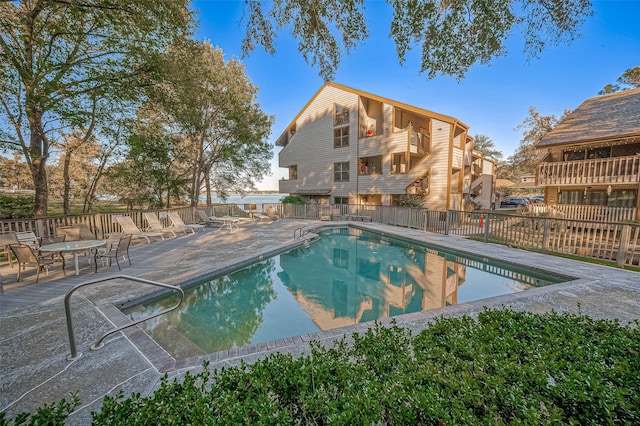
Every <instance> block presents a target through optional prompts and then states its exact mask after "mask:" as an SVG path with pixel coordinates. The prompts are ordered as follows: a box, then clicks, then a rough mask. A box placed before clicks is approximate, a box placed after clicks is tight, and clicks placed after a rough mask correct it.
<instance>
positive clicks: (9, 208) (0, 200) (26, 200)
mask: <svg viewBox="0 0 640 426" xmlns="http://www.w3.org/2000/svg"><path fill="white" fill-rule="evenodd" d="M34 206H35V197H33V196H27V197H23V196H18V195H16V196H12V195H11V196H10V195H2V194H0V219H21V218H24V217H33V216H34V215H35V210H34Z"/></svg>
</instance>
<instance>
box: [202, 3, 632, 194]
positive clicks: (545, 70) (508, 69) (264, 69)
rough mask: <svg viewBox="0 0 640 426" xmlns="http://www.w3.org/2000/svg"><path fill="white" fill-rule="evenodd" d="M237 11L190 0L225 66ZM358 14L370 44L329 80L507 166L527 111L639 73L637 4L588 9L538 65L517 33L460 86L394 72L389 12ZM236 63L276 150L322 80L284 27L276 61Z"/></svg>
mask: <svg viewBox="0 0 640 426" xmlns="http://www.w3.org/2000/svg"><path fill="white" fill-rule="evenodd" d="M243 6H244V2H243V1H241V0H226V1H225V0H195V1H194V2H193V8H194V9H197V10H199V14H198V20H199V21H200V28H199V30H198V31H197V33H196V38H198V39H200V40H209V41H210V42H211V43H212V44H213V45H214V46H219V47H221V48H222V50H223V51H224V53H225V56H226V57H227V58H231V57H235V58H237V59H240V58H241V57H242V51H241V49H240V44H241V40H242V38H243V36H244V25H243V15H244V8H243ZM365 7H366V16H367V25H368V26H369V33H370V36H369V38H368V39H367V40H365V42H364V44H362V45H361V46H359V47H357V48H356V49H354V50H353V51H351V52H350V53H349V54H348V55H347V56H345V57H344V58H343V60H342V62H341V65H340V68H339V69H338V71H337V73H336V75H335V77H334V79H333V81H335V82H337V83H340V84H343V85H346V86H350V87H353V88H354V89H359V90H362V91H365V92H369V93H373V94H376V95H379V96H383V97H386V98H389V99H393V100H396V101H400V102H404V103H408V104H411V105H415V106H417V107H420V108H425V109H428V110H431V111H435V112H438V113H441V114H446V115H449V116H453V117H456V118H458V119H460V120H462V121H463V122H465V123H466V124H468V125H469V127H470V130H469V132H470V134H471V135H476V134H484V135H487V136H489V137H490V138H491V139H492V140H493V141H494V143H495V145H496V147H497V148H498V149H499V150H501V151H502V152H503V154H504V158H506V157H508V156H509V155H511V154H513V153H514V151H515V149H516V147H517V146H518V144H519V142H520V139H521V136H522V132H521V131H519V130H516V127H517V126H518V125H519V124H520V123H522V121H523V120H524V119H525V118H526V117H527V115H528V111H529V108H530V107H535V108H536V109H537V110H538V111H539V112H540V113H541V114H544V115H550V114H554V115H556V116H560V115H562V113H563V111H564V110H565V109H566V108H569V109H575V108H576V107H577V106H578V105H580V104H581V103H582V102H583V101H584V100H585V99H587V98H590V97H593V96H596V95H597V93H598V91H600V90H601V89H602V88H603V87H604V85H605V84H607V83H615V81H616V79H617V78H618V77H619V76H620V75H621V74H622V73H623V72H624V71H625V70H627V69H629V68H633V67H635V66H640V21H639V18H640V0H611V1H610V0H596V1H593V11H594V14H593V16H592V17H591V18H589V19H588V20H587V22H586V23H585V25H584V26H583V27H582V28H581V37H580V38H578V39H577V40H575V41H574V42H573V43H571V44H569V45H560V46H550V47H548V48H547V49H546V50H545V51H543V52H542V53H541V54H540V55H539V57H538V58H533V59H530V60H529V59H528V58H527V56H526V55H525V54H524V53H523V52H522V51H523V44H522V43H521V42H520V40H519V38H518V35H517V34H515V35H514V37H512V38H511V39H509V40H508V42H507V48H508V50H509V51H508V54H507V55H506V56H504V57H501V58H497V59H495V60H493V61H492V62H491V63H489V64H487V65H476V66H474V67H472V68H471V70H470V71H469V72H468V73H467V75H466V77H465V78H464V79H462V80H460V81H457V80H456V79H455V78H453V77H443V76H439V77H436V78H434V79H432V80H429V79H428V78H427V76H426V75H424V74H419V69H420V63H419V53H420V52H419V50H414V51H412V52H410V53H409V55H408V56H407V61H406V62H405V63H404V65H403V66H400V65H399V64H398V60H397V56H396V53H395V46H394V44H393V42H392V41H391V40H390V39H389V38H388V34H389V24H390V21H391V9H390V7H389V6H388V5H387V4H386V2H385V1H382V0H374V1H369V0H367V1H365ZM242 61H243V62H244V64H245V66H246V72H247V75H248V76H249V77H250V79H251V81H252V82H253V83H254V84H255V85H256V86H258V87H259V88H260V93H259V95H258V102H259V103H260V105H261V107H262V109H263V110H264V111H265V112H266V113H268V114H271V115H274V116H275V123H274V126H273V128H272V135H271V138H270V140H271V142H272V143H274V142H275V140H276V138H277V137H278V136H279V135H280V134H281V133H282V131H283V130H284V128H285V126H286V125H287V124H289V122H291V120H292V119H293V118H294V117H295V115H296V114H297V113H298V112H299V111H300V109H301V108H302V107H303V106H304V105H305V104H306V103H307V101H308V100H309V99H310V98H311V97H312V96H313V95H314V94H315V93H316V91H317V90H318V89H319V88H320V87H321V86H322V84H323V80H322V78H320V76H319V75H318V70H317V69H315V68H312V67H311V66H310V65H308V64H307V63H306V62H305V61H304V59H303V58H302V55H300V53H299V52H298V50H297V42H296V41H295V40H294V39H293V38H292V37H291V36H290V35H289V30H288V29H285V30H284V31H283V32H281V33H280V35H279V37H278V39H277V40H276V54H275V55H268V54H266V53H265V52H264V50H263V49H262V47H258V48H257V49H256V50H255V51H254V52H252V53H251V54H250V56H249V57H247V58H244V59H243V60H242ZM639 113H640V112H639ZM278 151H279V148H276V149H275V156H274V159H273V161H272V175H271V176H269V177H267V178H266V179H265V180H264V181H263V182H261V183H260V184H259V185H258V188H259V189H263V190H274V189H277V188H278V184H277V180H278V179H280V177H281V176H285V173H286V170H285V169H280V168H278V165H277V163H278V161H277V157H278Z"/></svg>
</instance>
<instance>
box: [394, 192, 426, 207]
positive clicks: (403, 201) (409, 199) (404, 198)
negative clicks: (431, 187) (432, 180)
mask: <svg viewBox="0 0 640 426" xmlns="http://www.w3.org/2000/svg"><path fill="white" fill-rule="evenodd" d="M398 205H399V206H400V207H424V200H423V199H422V197H421V196H419V195H414V194H410V195H401V196H400V197H399V198H398Z"/></svg>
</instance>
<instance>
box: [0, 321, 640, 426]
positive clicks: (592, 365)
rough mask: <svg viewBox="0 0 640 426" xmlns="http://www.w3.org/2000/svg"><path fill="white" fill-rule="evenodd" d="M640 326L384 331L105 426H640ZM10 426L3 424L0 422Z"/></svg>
mask: <svg viewBox="0 0 640 426" xmlns="http://www.w3.org/2000/svg"><path fill="white" fill-rule="evenodd" d="M637 326H638V323H637V322H636V323H635V324H634V325H633V326H623V325H620V324H619V323H618V322H617V321H609V320H593V319H590V318H588V317H585V316H582V315H571V314H562V315H561V314H557V313H551V314H543V315H540V314H533V313H518V312H514V311H511V310H486V311H484V312H482V313H481V314H479V316H478V318H471V317H467V316H464V317H460V318H440V319H437V320H435V322H434V323H432V324H431V325H430V326H429V327H428V328H427V329H426V330H424V331H422V332H421V333H419V334H417V335H412V334H411V333H410V332H409V331H408V330H406V329H403V328H400V327H397V326H396V325H393V326H392V327H389V328H384V327H382V326H380V325H376V326H375V327H374V328H373V329H372V330H370V331H368V332H366V333H364V334H361V335H354V339H353V342H351V343H346V342H345V341H344V340H343V341H341V342H339V343H336V344H335V345H334V346H332V347H330V348H324V347H322V346H320V345H319V344H313V349H312V353H311V355H309V356H305V357H300V358H293V357H292V356H291V355H284V354H274V355H270V356H268V357H267V358H265V359H264V360H262V361H259V362H257V363H255V364H251V365H249V364H244V363H243V364H242V365H241V366H239V367H234V368H226V369H222V370H219V371H213V372H210V371H209V370H208V368H207V365H206V364H205V369H204V371H203V372H202V373H200V374H197V375H187V376H186V377H185V378H184V380H183V381H181V382H177V381H172V382H170V381H169V380H168V379H167V377H166V376H165V377H164V379H163V380H162V382H161V386H160V388H159V389H158V390H157V391H156V392H155V393H154V394H153V395H151V396H148V397H142V396H140V395H139V394H136V395H132V396H130V397H129V398H124V395H122V394H120V395H118V396H117V397H116V398H110V397H107V398H105V400H104V403H103V407H102V411H101V412H99V413H94V414H93V419H94V424H96V425H117V424H126V425H148V424H180V425H186V424H227V425H235V424H285V425H286V424H338V425H352V424H391V425H409V424H411V425H413V424H423V425H461V424H464V425H500V424H529V425H540V424H568V425H578V424H579V425H607V424H628V425H632V424H633V425H636V424H640V410H639V409H640V374H639V372H640V333H639V330H638V328H637ZM0 423H1V422H0Z"/></svg>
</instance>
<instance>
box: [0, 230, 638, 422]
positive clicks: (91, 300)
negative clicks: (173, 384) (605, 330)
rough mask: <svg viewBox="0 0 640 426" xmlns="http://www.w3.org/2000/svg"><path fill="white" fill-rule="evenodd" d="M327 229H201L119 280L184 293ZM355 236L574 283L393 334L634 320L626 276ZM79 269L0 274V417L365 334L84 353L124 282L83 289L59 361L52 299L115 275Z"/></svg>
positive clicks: (579, 265)
mask: <svg viewBox="0 0 640 426" xmlns="http://www.w3.org/2000/svg"><path fill="white" fill-rule="evenodd" d="M327 224H328V223H327V222H320V221H299V220H280V221H276V222H251V223H244V224H242V225H241V229H240V230H239V231H237V232H234V233H228V232H225V231H223V232H217V231H215V230H213V229H207V230H206V232H199V233H197V234H193V235H185V236H179V237H175V238H171V239H168V240H165V241H157V242H152V243H151V244H146V243H137V244H135V245H133V246H132V247H131V250H130V253H131V260H132V264H133V265H132V266H129V265H128V263H125V264H124V265H123V267H122V272H121V273H122V274H126V275H130V276H135V277H141V278H145V279H150V280H156V281H160V282H164V283H168V284H183V283H189V282H194V281H196V280H198V279H199V278H201V277H203V276H206V275H209V274H211V273H213V272H216V271H221V270H223V271H224V270H231V269H235V267H237V266H238V265H239V264H246V263H248V262H251V261H253V260H255V259H256V258H257V257H258V256H260V255H265V256H267V255H269V254H270V253H274V252H277V251H279V250H282V249H283V248H286V247H288V246H291V245H292V244H299V243H300V241H294V240H293V238H292V237H293V233H294V230H295V229H297V228H299V227H301V226H307V227H313V226H326V225H327ZM333 224H334V225H335V223H333ZM358 226H359V227H362V228H368V229H374V230H378V231H381V232H384V233H385V234H390V235H398V236H402V237H404V238H411V239H415V240H418V241H423V242H427V243H431V244H436V245H440V246H444V247H451V248H455V249H456V250H460V251H464V252H468V253H472V254H475V255H477V254H482V255H483V256H485V257H487V258H493V259H497V260H501V261H505V262H513V263H518V264H521V265H525V266H529V267H534V268H538V269H543V270H547V271H550V272H556V273H560V274H564V275H570V276H572V277H575V279H574V280H572V281H570V282H567V283H562V284H557V285H554V286H549V287H541V288H537V289H533V290H528V291H525V292H521V293H516V294H513V295H507V296H499V297H494V298H491V299H484V300H481V301H477V302H472V303H466V304H460V305H456V306H449V307H446V308H441V309H435V310H432V311H425V312H420V313H414V314H407V315H404V316H401V317H396V318H395V320H396V321H397V323H398V324H400V325H403V326H405V327H408V328H411V329H412V330H415V331H418V330H421V329H423V328H425V327H426V326H427V325H428V323H429V322H430V321H431V320H432V319H433V318H434V317H436V316H440V315H462V314H470V315H473V314H476V313H477V312H479V311H481V310H482V309H483V307H485V306H487V307H501V306H510V307H512V308H513V309H516V310H528V311H533V312H548V311H550V310H552V309H553V310H555V311H559V312H565V311H568V312H578V311H580V312H582V313H583V314H587V315H589V316H592V317H594V318H611V319H613V318H616V319H619V320H620V321H622V322H623V323H627V322H629V321H633V320H637V319H640V274H638V273H635V272H628V271H623V270H619V269H615V268H609V267H602V266H597V265H591V264H587V263H583V262H578V261H572V260H567V259H562V258H558V257H552V256H546V255H542V254H537V253H529V252H526V251H522V250H516V249H511V248H508V247H504V246H498V245H494V244H484V243H480V242H477V241H471V240H467V239H463V238H459V237H447V236H443V235H436V234H430V233H424V232H421V231H417V230H410V229H406V228H398V227H391V226H387V225H382V224H377V223H373V224H368V223H367V224H362V223H358ZM81 268H82V270H81V273H80V275H79V276H75V275H73V272H72V270H73V268H72V267H69V266H68V267H67V269H68V275H67V276H66V277H63V275H62V273H61V272H60V269H59V267H58V266H55V267H54V268H53V269H52V270H51V272H50V273H49V275H48V276H46V277H41V280H40V283H39V284H35V283H34V282H35V271H34V270H33V268H31V269H29V270H27V271H26V273H24V274H23V281H21V282H20V283H17V282H16V281H15V272H16V270H15V269H13V270H11V269H10V268H9V267H8V266H2V267H0V274H1V276H2V281H3V283H2V292H1V293H0V359H1V360H2V362H0V411H4V412H5V413H6V414H7V416H8V417H13V416H15V415H16V414H17V413H19V412H22V411H34V410H35V408H36V407H38V406H41V405H42V404H43V403H45V402H57V401H59V400H60V399H61V398H63V397H66V396H67V395H68V394H69V393H70V392H78V394H79V396H80V398H81V401H82V405H81V408H79V409H78V410H77V411H76V412H75V413H74V414H73V415H72V416H71V418H70V419H69V421H68V424H78V425H85V424H89V423H90V422H91V412H92V411H97V410H99V409H100V407H101V401H102V399H103V397H104V396H105V395H115V394H117V393H118V392H119V391H120V390H123V391H124V393H125V395H129V394H131V393H132V392H139V393H141V394H142V395H148V394H150V393H152V392H153V391H154V389H156V388H157V386H158V384H159V381H160V378H161V377H162V376H163V371H167V372H168V374H169V377H170V378H173V377H177V378H179V377H181V376H183V375H184V374H185V372H187V371H190V372H196V371H198V370H199V369H200V368H201V367H200V366H201V363H202V361H203V360H205V359H207V360H209V361H210V362H211V368H212V369H215V368H221V367H223V366H231V365H237V364H239V362H240V360H241V359H243V360H245V361H247V362H252V361H255V360H256V359H259V358H260V357H264V356H265V355H266V354H268V353H272V352H275V351H279V352H289V353H292V354H294V355H298V354H303V353H307V352H308V341H309V340H311V339H313V340H319V341H323V342H326V343H331V342H332V341H334V340H336V339H339V338H341V337H342V336H343V335H349V334H351V333H353V332H360V331H363V330H365V329H366V328H367V327H368V326H370V324H358V325H355V326H349V327H344V328H341V329H335V330H330V331H324V332H320V333H316V334H313V335H305V336H300V337H296V338H290V339H281V340H278V341H275V342H270V343H265V344H260V345H251V346H248V347H243V348H235V349H232V350H229V351H223V352H219V353H216V354H211V355H207V356H204V357H199V358H198V359H189V360H174V359H172V358H171V357H170V356H168V355H167V354H166V353H164V351H162V350H161V348H159V347H157V345H156V346H154V342H153V341H150V339H148V338H147V337H146V335H144V333H142V332H141V331H139V330H138V329H136V328H135V327H133V328H131V329H128V330H127V331H126V332H121V333H116V334H114V335H112V336H110V337H108V338H107V339H106V344H105V346H104V347H103V348H101V349H99V350H96V351H90V350H89V347H90V346H91V345H92V344H93V343H94V342H95V341H96V339H97V338H98V337H99V336H101V335H102V334H103V333H105V332H107V331H108V330H110V329H112V328H113V327H114V324H117V323H118V322H119V321H120V320H121V318H120V317H119V316H118V315H119V314H118V312H119V311H117V309H115V308H114V307H113V305H114V303H122V302H125V301H127V300H132V299H136V298H138V297H141V296H142V295H143V294H145V293H148V292H149V291H150V289H149V288H146V287H145V288H142V287H140V286H135V285H132V283H131V282H128V281H123V280H111V281H108V282H105V283H103V284H99V285H97V286H95V287H88V288H83V289H81V290H79V291H77V292H76V293H75V295H74V296H73V297H72V307H73V320H74V325H75V333H76V341H77V346H78V350H79V351H81V352H82V356H80V357H78V358H77V359H75V360H73V361H68V360H67V356H68V355H69V339H68V337H67V329H66V325H65V313H64V306H63V299H64V294H65V293H66V292H67V291H68V290H69V289H71V288H73V287H74V286H76V285H78V284H80V283H84V282H87V281H89V280H93V279H96V278H107V277H110V276H113V275H116V274H117V272H118V271H117V268H116V266H115V264H114V265H113V266H112V267H111V268H108V267H102V266H101V267H100V268H99V272H98V273H97V274H94V273H93V266H90V265H89V264H88V263H87V262H86V261H84V262H82V259H81ZM385 322H388V321H385Z"/></svg>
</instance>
